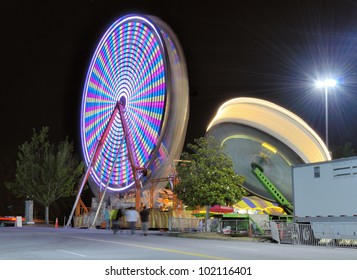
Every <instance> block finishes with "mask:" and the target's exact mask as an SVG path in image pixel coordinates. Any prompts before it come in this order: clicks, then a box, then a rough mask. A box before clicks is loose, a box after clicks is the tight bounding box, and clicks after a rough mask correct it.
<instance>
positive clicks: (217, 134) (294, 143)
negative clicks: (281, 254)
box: [207, 97, 331, 201]
mask: <svg viewBox="0 0 357 280" xmlns="http://www.w3.org/2000/svg"><path fill="white" fill-rule="evenodd" d="M207 135H211V136H213V137H214V138H216V140H217V141H218V142H219V143H221V144H222V145H223V146H224V150H225V151H226V152H227V154H228V155H229V156H230V158H231V159H232V161H233V164H234V170H235V172H236V173H237V174H239V175H243V176H244V177H245V178H246V180H245V183H244V187H245V188H246V189H247V190H248V191H249V192H251V193H253V194H256V195H258V196H259V197H262V198H264V199H268V200H274V197H272V195H271V194H270V193H269V192H268V191H267V190H266V189H265V188H264V187H263V186H262V184H261V183H260V182H259V181H258V180H257V178H256V177H255V176H254V175H253V174H252V172H251V171H252V166H251V164H252V163H254V164H257V165H259V166H261V167H262V168H263V170H264V174H265V175H266V176H267V177H268V178H269V179H270V180H271V181H272V182H274V184H275V185H276V187H277V188H278V189H279V190H280V192H281V193H282V194H283V195H284V196H285V198H287V199H288V200H289V201H292V175H291V174H292V173H291V166H292V165H294V164H301V163H311V162H319V161H326V160H331V157H330V154H329V152H328V150H327V148H326V146H325V144H324V143H323V141H322V140H321V139H320V137H319V136H318V135H317V134H316V133H315V132H314V131H313V130H312V129H311V128H310V127H309V126H308V125H307V124H306V123H305V122H304V121H303V120H302V119H301V118H299V117H298V116H296V115H295V114H293V113H291V112H290V111H288V110H286V109H284V108H282V107H280V106H278V105H276V104H274V103H271V102H268V101H265V100H261V99H256V98H243V97H242V98H235V99H232V100H229V101H228V102H225V103H224V104H223V105H222V106H221V107H220V108H219V110H218V112H217V114H216V115H215V117H214V118H213V120H212V121H211V123H210V124H209V126H208V128H207Z"/></svg>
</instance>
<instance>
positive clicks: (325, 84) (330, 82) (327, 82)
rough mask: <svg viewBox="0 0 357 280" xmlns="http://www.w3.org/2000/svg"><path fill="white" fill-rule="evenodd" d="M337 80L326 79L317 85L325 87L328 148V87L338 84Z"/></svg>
mask: <svg viewBox="0 0 357 280" xmlns="http://www.w3.org/2000/svg"><path fill="white" fill-rule="evenodd" d="M336 84H337V81H336V80H334V79H326V80H324V81H320V80H319V81H317V82H316V86H317V87H319V88H324V89H325V142H326V147H327V150H328V149H329V148H328V103H327V101H328V97H327V96H328V88H330V87H334V86H336Z"/></svg>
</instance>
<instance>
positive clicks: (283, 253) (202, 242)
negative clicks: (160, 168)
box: [0, 226, 357, 260]
mask: <svg viewBox="0 0 357 280" xmlns="http://www.w3.org/2000/svg"><path fill="white" fill-rule="evenodd" d="M0 259H1V260H72V259H75V260H107V259H111V260H158V259H161V260H219V259H230V260H329V259H330V260H335V259H336V260H357V250H356V249H344V248H335V249H332V248H325V247H309V246H292V245H279V244H275V243H259V242H247V241H236V240H234V241H229V240H208V239H193V238H180V237H172V236H168V235H167V234H163V233H161V232H158V231H156V232H150V234H149V235H148V236H143V234H142V232H141V231H137V232H136V234H135V235H134V236H132V235H130V234H129V232H128V231H123V232H121V233H120V234H118V235H113V233H112V232H111V231H107V230H103V229H73V228H58V229H55V228H46V227H28V226H24V227H22V228H15V227H2V228H0Z"/></svg>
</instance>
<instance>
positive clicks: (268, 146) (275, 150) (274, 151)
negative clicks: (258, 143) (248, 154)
mask: <svg viewBox="0 0 357 280" xmlns="http://www.w3.org/2000/svg"><path fill="white" fill-rule="evenodd" d="M262 146H263V147H264V148H266V149H268V150H269V151H271V152H273V153H274V154H276V152H277V149H276V148H275V147H274V146H273V145H270V144H269V143H267V142H264V143H263V144H262Z"/></svg>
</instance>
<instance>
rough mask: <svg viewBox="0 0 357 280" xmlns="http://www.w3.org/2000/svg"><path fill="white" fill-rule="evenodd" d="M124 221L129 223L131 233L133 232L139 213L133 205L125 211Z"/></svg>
mask: <svg viewBox="0 0 357 280" xmlns="http://www.w3.org/2000/svg"><path fill="white" fill-rule="evenodd" d="M125 216H126V221H127V222H128V223H129V227H130V231H131V234H132V235H134V234H135V226H136V222H137V221H139V213H138V211H136V210H135V209H134V208H133V207H131V208H129V209H128V210H126V211H125Z"/></svg>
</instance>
